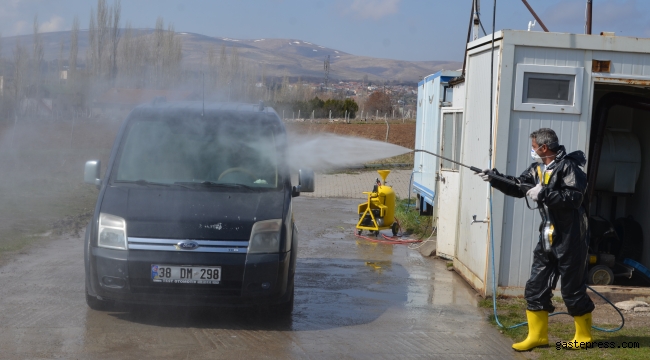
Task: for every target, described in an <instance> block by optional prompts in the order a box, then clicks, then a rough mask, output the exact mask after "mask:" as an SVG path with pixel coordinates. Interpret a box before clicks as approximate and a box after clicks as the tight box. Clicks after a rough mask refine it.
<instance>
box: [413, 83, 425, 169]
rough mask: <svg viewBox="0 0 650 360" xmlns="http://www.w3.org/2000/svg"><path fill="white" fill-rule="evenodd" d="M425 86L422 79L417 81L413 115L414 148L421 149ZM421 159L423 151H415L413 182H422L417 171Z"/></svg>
mask: <svg viewBox="0 0 650 360" xmlns="http://www.w3.org/2000/svg"><path fill="white" fill-rule="evenodd" d="M425 91H426V90H425V87H424V80H422V81H420V82H419V83H418V100H417V108H416V113H415V114H416V115H415V148H416V149H422V127H423V126H424V124H423V123H422V121H423V119H424V113H423V108H422V106H424V104H423V102H424V101H423V100H422V99H424V97H425V94H424V93H425ZM422 160H423V153H421V152H416V153H415V155H414V159H413V171H414V172H415V174H413V181H415V182H422V174H421V173H420V172H419V171H420V166H421V165H422Z"/></svg>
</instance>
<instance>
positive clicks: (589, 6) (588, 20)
mask: <svg viewBox="0 0 650 360" xmlns="http://www.w3.org/2000/svg"><path fill="white" fill-rule="evenodd" d="M592 2H593V0H587V24H586V26H585V33H586V34H587V35H591V13H592V8H591V5H592Z"/></svg>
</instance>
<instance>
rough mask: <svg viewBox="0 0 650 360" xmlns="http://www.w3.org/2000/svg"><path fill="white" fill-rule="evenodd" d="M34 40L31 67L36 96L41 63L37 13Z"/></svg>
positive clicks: (38, 91) (40, 41)
mask: <svg viewBox="0 0 650 360" xmlns="http://www.w3.org/2000/svg"><path fill="white" fill-rule="evenodd" d="M33 28H34V42H33V45H34V46H33V50H34V52H33V57H34V69H33V73H32V74H33V76H34V88H35V89H36V94H35V95H36V96H37V97H39V96H40V87H41V75H42V71H41V67H42V65H43V56H44V52H43V38H42V36H41V34H40V31H39V27H38V15H35V16H34V27H33Z"/></svg>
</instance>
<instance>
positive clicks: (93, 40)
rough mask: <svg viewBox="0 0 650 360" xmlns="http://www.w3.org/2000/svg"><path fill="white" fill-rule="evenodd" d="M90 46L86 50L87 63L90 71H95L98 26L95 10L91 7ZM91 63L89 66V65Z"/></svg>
mask: <svg viewBox="0 0 650 360" xmlns="http://www.w3.org/2000/svg"><path fill="white" fill-rule="evenodd" d="M88 42H89V44H88V48H87V50H86V64H87V66H86V67H87V68H88V71H89V72H90V73H94V72H95V71H96V69H95V68H96V67H97V52H96V51H95V49H96V48H97V26H96V25H95V10H94V9H92V8H91V9H90V23H89V25H88ZM88 65H89V66H88Z"/></svg>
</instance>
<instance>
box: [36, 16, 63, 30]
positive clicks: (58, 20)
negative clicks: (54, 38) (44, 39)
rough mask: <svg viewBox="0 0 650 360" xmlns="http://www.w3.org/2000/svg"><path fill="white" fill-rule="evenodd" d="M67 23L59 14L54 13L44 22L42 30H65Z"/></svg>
mask: <svg viewBox="0 0 650 360" xmlns="http://www.w3.org/2000/svg"><path fill="white" fill-rule="evenodd" d="M64 25H65V20H63V18H62V17H60V16H59V15H52V17H50V20H48V21H46V22H44V23H42V24H41V26H40V29H39V30H40V31H41V32H54V31H61V30H63V28H64Z"/></svg>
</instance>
